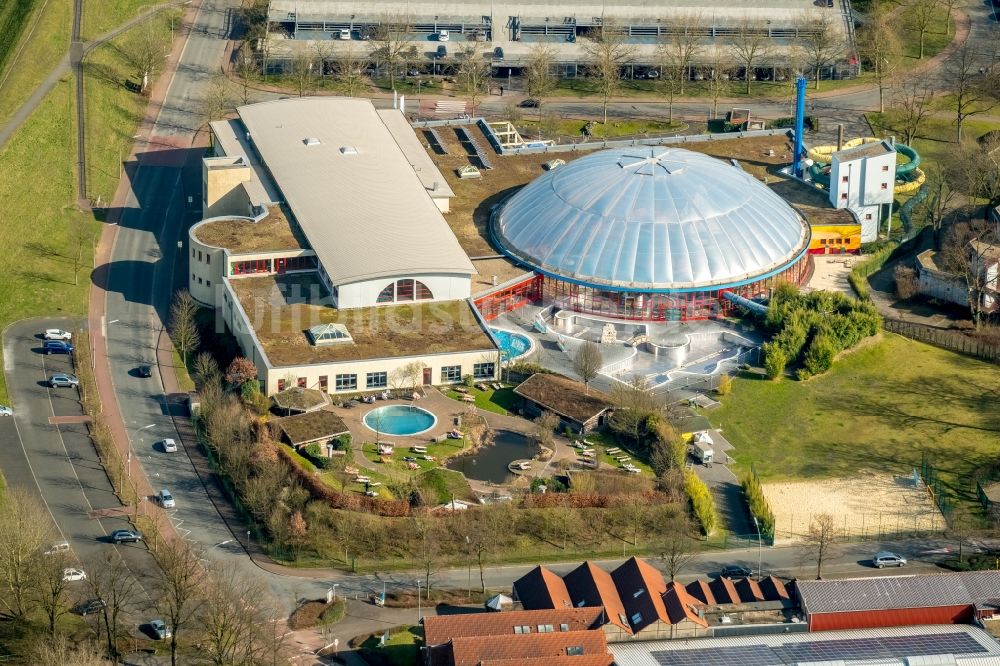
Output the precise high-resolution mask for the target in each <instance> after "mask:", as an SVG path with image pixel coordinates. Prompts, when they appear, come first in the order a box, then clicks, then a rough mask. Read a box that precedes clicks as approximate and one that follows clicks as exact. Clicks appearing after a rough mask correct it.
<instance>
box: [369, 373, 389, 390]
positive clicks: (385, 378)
mask: <svg viewBox="0 0 1000 666" xmlns="http://www.w3.org/2000/svg"><path fill="white" fill-rule="evenodd" d="M388 385H389V374H388V373H386V372H369V373H368V374H367V375H365V388H370V389H376V388H385V387H386V386H388Z"/></svg>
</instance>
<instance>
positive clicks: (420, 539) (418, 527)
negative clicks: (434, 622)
mask: <svg viewBox="0 0 1000 666" xmlns="http://www.w3.org/2000/svg"><path fill="white" fill-rule="evenodd" d="M442 537H443V534H441V530H440V527H439V524H438V522H437V521H436V520H434V519H433V518H432V517H430V516H417V517H415V518H411V519H410V538H409V551H410V555H411V556H412V557H413V558H414V559H415V560H416V561H417V562H419V563H420V570H421V573H422V574H423V578H424V594H425V595H426V597H425V598H427V599H430V598H431V579H432V578H433V577H434V576H435V575H437V573H438V570H439V568H440V566H441V542H442Z"/></svg>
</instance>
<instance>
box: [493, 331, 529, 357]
mask: <svg viewBox="0 0 1000 666" xmlns="http://www.w3.org/2000/svg"><path fill="white" fill-rule="evenodd" d="M490 329H491V330H493V331H503V332H504V333H508V334H510V335H517V336H519V337H522V338H524V339H525V340H527V341H528V348H527V349H526V350H525V351H523V352H521V353H520V354H518V355H517V356H511V357H510V358H508V359H504V362H505V363H510V362H511V361H516V360H517V359H519V358H523V357H525V356H528V355H530V354H532V353H534V351H535V349H536V347H537V346H538V345H537V344H536V343H535V339H534V338H532V337H531V336H530V335H528V334H527V333H523V332H521V331H515V330H514V329H512V328H504V327H502V326H490ZM501 351H502V350H501Z"/></svg>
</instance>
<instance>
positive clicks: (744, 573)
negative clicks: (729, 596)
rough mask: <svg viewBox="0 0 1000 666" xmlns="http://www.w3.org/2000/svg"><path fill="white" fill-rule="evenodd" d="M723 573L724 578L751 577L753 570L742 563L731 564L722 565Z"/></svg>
mask: <svg viewBox="0 0 1000 666" xmlns="http://www.w3.org/2000/svg"><path fill="white" fill-rule="evenodd" d="M721 574H722V577H723V578H749V577H750V576H752V575H753V571H752V570H751V569H749V568H748V567H745V566H743V565H742V564H730V565H728V566H724V567H722V572H721Z"/></svg>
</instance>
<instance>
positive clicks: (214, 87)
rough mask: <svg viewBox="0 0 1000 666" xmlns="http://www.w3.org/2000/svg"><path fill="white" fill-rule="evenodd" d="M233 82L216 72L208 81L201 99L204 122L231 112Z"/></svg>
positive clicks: (218, 118)
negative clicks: (206, 88)
mask: <svg viewBox="0 0 1000 666" xmlns="http://www.w3.org/2000/svg"><path fill="white" fill-rule="evenodd" d="M232 88H233V83H232V81H230V80H229V79H228V78H227V77H226V76H223V75H222V74H216V75H215V76H213V77H212V80H211V82H210V83H209V86H208V90H207V91H206V92H205V97H204V99H202V101H201V115H202V117H204V119H205V122H208V123H210V122H213V121H215V120H221V119H222V118H225V117H226V116H227V115H229V113H230V112H232V110H233V107H234V106H235V104H234V95H233V89H232Z"/></svg>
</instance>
